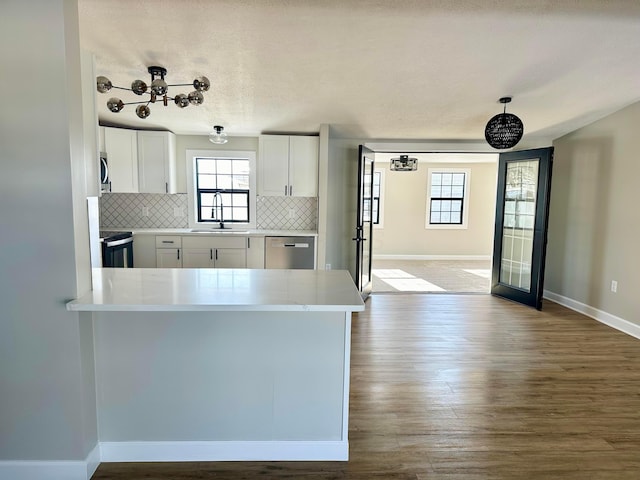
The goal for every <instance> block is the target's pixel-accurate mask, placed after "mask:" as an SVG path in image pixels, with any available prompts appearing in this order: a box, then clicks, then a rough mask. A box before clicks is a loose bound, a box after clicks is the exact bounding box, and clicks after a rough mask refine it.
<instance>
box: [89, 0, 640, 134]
mask: <svg viewBox="0 0 640 480" xmlns="http://www.w3.org/2000/svg"><path fill="white" fill-rule="evenodd" d="M79 15H80V34H81V44H82V47H83V49H85V50H88V51H91V52H93V53H94V55H95V61H96V74H97V75H106V76H107V77H109V78H110V79H111V80H112V81H113V83H114V84H115V85H120V86H128V85H130V83H131V81H132V80H134V79H137V78H140V79H143V80H145V81H147V80H148V79H149V75H148V73H147V66H149V65H161V66H164V67H165V68H167V70H168V74H167V80H168V83H170V84H171V83H189V82H191V81H192V80H193V78H194V77H196V76H198V75H205V76H207V77H209V79H210V80H211V90H210V91H209V92H207V93H206V94H205V103H204V104H203V105H201V106H198V107H192V106H190V107H187V108H185V109H183V110H180V109H178V108H177V107H176V106H175V105H169V106H168V107H162V106H161V105H151V107H150V108H151V116H150V117H149V118H147V119H146V120H140V119H138V118H137V117H136V114H135V111H134V109H135V106H127V107H125V110H123V111H122V112H120V113H118V114H113V113H110V112H108V111H107V110H106V101H107V99H108V98H109V97H110V96H112V95H115V96H120V97H121V98H122V99H123V101H125V102H127V101H136V100H138V99H139V98H138V97H135V95H133V94H132V93H130V92H117V91H116V93H114V94H112V95H110V94H98V93H96V95H97V102H98V111H99V117H100V121H101V122H108V123H115V124H120V125H126V126H133V127H142V126H146V127H148V128H166V129H169V130H171V131H173V132H175V133H178V134H208V133H209V132H210V131H211V130H212V126H213V125H223V126H224V127H225V131H226V132H227V133H228V134H229V135H230V136H233V135H256V134H259V133H311V132H318V130H319V128H320V125H321V124H324V123H327V124H330V125H332V127H333V132H334V133H335V134H337V135H339V136H344V137H349V136H352V137H358V138H378V139H427V140H443V139H446V140H461V139H465V140H482V139H483V138H484V126H485V124H486V122H487V121H488V120H489V118H490V117H492V116H493V115H495V114H497V113H500V112H501V111H502V105H500V104H499V103H498V99H499V98H500V97H502V96H505V95H511V96H513V102H512V103H511V104H509V105H508V107H507V111H508V112H512V113H515V114H516V115H518V116H519V117H520V118H521V119H522V120H523V122H524V125H525V139H527V138H544V139H553V138H556V137H558V136H560V135H563V134H565V133H567V132H569V131H571V130H573V129H575V128H577V127H580V126H583V125H585V124H587V123H590V122H592V121H594V120H596V119H598V118H601V117H602V116H604V115H606V114H608V113H610V112H613V111H615V110H618V109H620V108H622V107H624V106H626V105H629V104H631V103H634V102H637V101H639V100H640V61H639V59H640V2H638V1H637V0H632V1H615V0H611V1H606V2H605V1H602V0H600V1H595V0H581V1H575V0H554V1H544V0H536V1H518V0H509V1H495V0H494V1H488V0H483V1H482V2H478V1H477V0H463V1H444V0H443V1H428V0H413V1H409V0H395V1H390V0H386V1H383V0H327V1H324V0H282V1H276V0H271V1H267V0H254V1H248V0H210V1H205V0H136V1H135V2H131V1H130V0H110V1H104V0H79ZM183 91H184V93H188V92H189V91H190V89H189V87H175V88H174V89H172V90H171V92H170V93H171V94H175V93H180V92H183Z"/></svg>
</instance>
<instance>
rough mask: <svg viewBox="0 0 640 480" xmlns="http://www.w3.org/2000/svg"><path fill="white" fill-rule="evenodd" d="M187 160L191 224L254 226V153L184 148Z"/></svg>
mask: <svg viewBox="0 0 640 480" xmlns="http://www.w3.org/2000/svg"><path fill="white" fill-rule="evenodd" d="M189 160H190V161H189ZM187 161H188V163H189V164H190V166H191V172H190V175H189V177H190V180H191V182H189V185H188V187H187V188H188V191H189V195H190V197H191V198H190V204H191V205H193V212H194V213H193V214H192V215H191V217H192V218H190V219H189V220H190V225H191V226H195V225H201V226H206V225H210V224H212V223H213V224H218V223H220V222H221V221H224V224H225V225H226V226H230V227H232V228H233V227H234V226H243V227H252V228H254V227H255V204H256V201H255V184H256V181H255V152H222V151H187Z"/></svg>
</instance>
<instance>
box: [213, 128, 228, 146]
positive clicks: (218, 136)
mask: <svg viewBox="0 0 640 480" xmlns="http://www.w3.org/2000/svg"><path fill="white" fill-rule="evenodd" d="M223 130H224V127H221V126H220V125H216V126H215V127H213V132H211V133H210V134H209V141H210V142H211V143H217V144H218V145H222V144H223V143H227V142H228V141H229V140H228V139H227V134H226V133H224V132H223Z"/></svg>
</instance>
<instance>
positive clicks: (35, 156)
mask: <svg viewBox="0 0 640 480" xmlns="http://www.w3.org/2000/svg"><path fill="white" fill-rule="evenodd" d="M0 61H1V63H2V65H3V72H4V73H3V75H1V76H0V89H1V90H2V91H3V92H7V95H5V96H4V99H3V101H2V109H1V110H0V112H1V113H0V163H1V165H2V169H3V171H2V175H0V223H1V225H2V228H1V229H0V270H1V271H2V276H1V277H0V305H2V313H1V314H0V316H1V317H0V392H2V393H1V400H0V477H2V478H9V477H8V476H6V475H5V473H6V471H7V470H6V469H7V468H9V467H8V466H7V465H8V464H7V463H6V462H4V461H6V460H25V461H28V462H26V463H27V464H29V465H30V466H31V467H33V464H34V463H38V462H39V461H46V460H71V461H81V460H84V459H85V458H86V457H87V455H88V454H89V452H90V451H91V450H92V449H93V448H94V447H95V445H96V443H97V432H96V430H97V426H96V421H95V418H96V412H95V397H94V392H95V388H94V384H93V368H92V365H93V364H92V359H93V347H92V336H93V335H92V332H91V325H90V324H86V325H84V324H83V325H81V324H80V322H79V317H78V314H76V313H70V312H67V311H66V309H65V302H66V301H68V300H70V299H72V298H74V297H76V295H77V293H78V291H79V290H80V291H82V290H86V289H87V287H88V282H89V280H90V266H89V260H88V245H87V251H86V252H85V251H83V250H81V249H80V250H79V252H80V253H79V254H78V255H79V256H80V257H81V258H84V257H85V256H86V264H83V265H79V264H78V262H77V258H78V257H77V256H76V255H77V254H76V248H77V247H78V245H77V244H76V241H77V239H78V238H85V237H86V231H85V232H84V234H79V235H78V237H76V234H75V233H74V231H76V230H77V229H82V228H86V226H87V219H86V215H85V217H84V223H82V221H83V220H82V212H83V210H82V208H84V212H86V201H85V199H80V200H81V201H82V202H81V203H82V206H81V205H80V204H78V203H77V201H76V199H77V197H78V195H81V194H82V191H83V189H84V188H85V186H84V185H85V183H84V178H85V177H84V175H85V169H84V166H83V164H82V163H83V160H82V159H83V158H84V143H83V123H84V122H83V119H82V103H81V102H82V98H81V95H80V92H79V91H78V88H79V85H80V78H81V72H80V49H79V37H78V18H77V2H76V1H75V0H56V1H53V0H40V1H30V2H22V1H19V0H15V1H4V2H3V3H2V15H1V16H0ZM92 160H93V161H95V158H92ZM80 177H82V180H80V182H79V183H78V185H79V188H80V191H78V190H76V191H75V192H74V188H76V185H74V182H76V180H77V179H78V178H80ZM79 192H80V193H79ZM85 254H86V255H85ZM63 463H64V462H63ZM21 465H22V464H21ZM29 465H25V468H26V467H28V466H29ZM65 465H66V466H67V467H68V466H69V465H68V464H66V463H65ZM73 465H76V464H73ZM49 466H50V465H49ZM77 466H78V467H79V468H80V469H79V470H77V471H78V472H81V470H82V467H83V464H82V462H80V463H78V464H77ZM11 468H12V469H13V470H11V472H13V473H12V474H11V477H10V478H21V477H19V476H16V475H19V472H17V471H16V468H18V467H16V466H15V465H12V466H11ZM20 468H22V467H20ZM47 470H50V468H47ZM47 470H43V471H47ZM54 470H55V469H54ZM67 473H68V471H67ZM85 474H86V472H85ZM3 475H5V476H4V477H3ZM23 478H26V477H23ZM31 478H43V477H42V476H32V477H31ZM47 478H62V477H56V476H55V473H52V474H51V476H49V477H47ZM67 478H70V477H69V476H67Z"/></svg>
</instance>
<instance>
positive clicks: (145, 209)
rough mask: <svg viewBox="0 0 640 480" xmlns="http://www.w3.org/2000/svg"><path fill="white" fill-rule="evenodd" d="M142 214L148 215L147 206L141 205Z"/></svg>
mask: <svg viewBox="0 0 640 480" xmlns="http://www.w3.org/2000/svg"><path fill="white" fill-rule="evenodd" d="M142 216H143V217H148V216H149V207H142Z"/></svg>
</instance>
